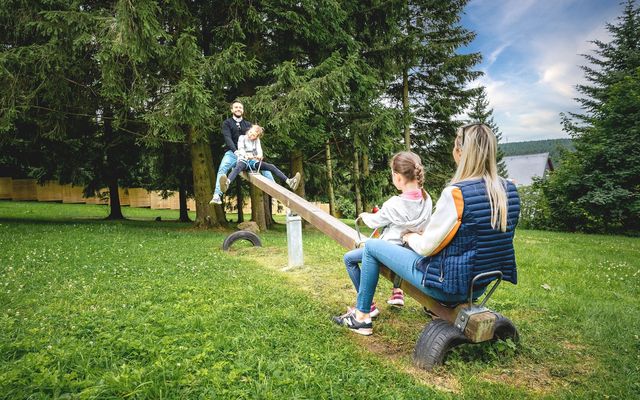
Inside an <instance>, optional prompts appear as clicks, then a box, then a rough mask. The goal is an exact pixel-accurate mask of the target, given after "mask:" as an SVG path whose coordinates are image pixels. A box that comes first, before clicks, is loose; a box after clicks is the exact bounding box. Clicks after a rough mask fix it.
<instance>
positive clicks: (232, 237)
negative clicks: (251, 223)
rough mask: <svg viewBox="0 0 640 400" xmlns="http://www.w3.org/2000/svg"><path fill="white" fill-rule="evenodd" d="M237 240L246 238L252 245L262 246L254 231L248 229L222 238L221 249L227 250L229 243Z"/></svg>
mask: <svg viewBox="0 0 640 400" xmlns="http://www.w3.org/2000/svg"><path fill="white" fill-rule="evenodd" d="M238 240H247V241H249V242H250V243H251V244H252V245H254V246H257V247H262V242H261V241H260V238H259V237H258V235H256V234H255V233H253V232H249V231H237V232H233V233H232V234H231V235H229V236H227V237H226V238H225V239H224V242H223V243H222V250H224V251H228V250H229V248H230V247H231V245H232V244H234V243H235V242H237V241H238Z"/></svg>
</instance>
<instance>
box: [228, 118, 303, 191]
mask: <svg viewBox="0 0 640 400" xmlns="http://www.w3.org/2000/svg"><path fill="white" fill-rule="evenodd" d="M263 134H264V128H262V127H261V126H260V125H253V126H252V127H251V128H250V129H249V130H248V131H247V133H246V134H245V135H241V136H240V137H239V138H238V150H237V151H236V153H235V154H236V156H237V157H238V163H237V164H236V167H235V168H234V169H233V171H231V173H230V174H229V177H227V176H226V175H222V176H220V190H222V193H225V192H226V191H227V189H229V186H230V185H231V182H233V180H234V179H236V177H237V176H238V174H240V173H241V172H242V171H246V170H247V169H248V170H249V171H250V172H258V171H260V170H264V171H271V173H273V174H274V175H275V176H277V177H278V178H280V179H282V180H283V181H285V182H286V183H287V185H289V187H290V188H291V190H292V191H295V190H296V189H297V188H298V185H299V184H300V172H296V175H295V176H294V177H292V178H288V177H287V176H286V175H285V174H284V173H283V172H282V171H280V169H278V167H276V166H275V165H273V164H269V163H267V162H264V161H263V159H264V157H263V155H262V146H261V145H260V138H261V137H262V135H263Z"/></svg>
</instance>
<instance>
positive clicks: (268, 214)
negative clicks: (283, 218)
mask: <svg viewBox="0 0 640 400" xmlns="http://www.w3.org/2000/svg"><path fill="white" fill-rule="evenodd" d="M262 197H263V201H264V221H265V223H266V225H267V229H270V228H272V227H273V224H275V223H276V222H275V221H274V220H273V211H272V207H271V205H272V201H271V196H269V195H268V194H266V193H263V196H262Z"/></svg>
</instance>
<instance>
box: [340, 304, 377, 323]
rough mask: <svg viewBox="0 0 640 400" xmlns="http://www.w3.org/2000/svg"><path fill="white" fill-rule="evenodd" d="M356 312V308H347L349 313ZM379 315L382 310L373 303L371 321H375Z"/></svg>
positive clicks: (370, 313) (370, 314) (370, 312)
mask: <svg viewBox="0 0 640 400" xmlns="http://www.w3.org/2000/svg"><path fill="white" fill-rule="evenodd" d="M355 311H356V308H355V307H348V308H347V313H353V312H355ZM378 315H380V310H379V309H378V307H377V306H376V303H371V311H369V317H371V319H373V318H376V317H377V316H378Z"/></svg>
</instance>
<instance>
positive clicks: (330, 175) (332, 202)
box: [324, 140, 336, 217]
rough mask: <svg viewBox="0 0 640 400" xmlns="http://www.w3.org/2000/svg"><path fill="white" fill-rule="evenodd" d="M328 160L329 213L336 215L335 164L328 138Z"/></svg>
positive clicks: (326, 147)
mask: <svg viewBox="0 0 640 400" xmlns="http://www.w3.org/2000/svg"><path fill="white" fill-rule="evenodd" d="M324 148H325V154H326V161H327V193H328V195H329V213H330V214H331V215H333V216H334V217H335V216H336V197H335V194H334V193H333V166H332V165H331V144H330V142H329V141H328V140H327V142H326V143H325V144H324Z"/></svg>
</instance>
